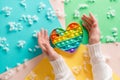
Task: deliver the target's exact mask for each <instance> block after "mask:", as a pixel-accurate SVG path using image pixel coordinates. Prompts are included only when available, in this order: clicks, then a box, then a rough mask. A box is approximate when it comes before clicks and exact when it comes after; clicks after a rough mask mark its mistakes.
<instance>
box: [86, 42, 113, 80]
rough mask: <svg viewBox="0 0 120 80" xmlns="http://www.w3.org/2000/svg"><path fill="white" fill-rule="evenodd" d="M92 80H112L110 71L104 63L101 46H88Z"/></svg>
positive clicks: (98, 44)
mask: <svg viewBox="0 0 120 80" xmlns="http://www.w3.org/2000/svg"><path fill="white" fill-rule="evenodd" d="M88 51H89V56H90V61H91V65H92V71H93V78H94V80H112V69H111V68H110V67H109V66H108V65H107V64H106V63H105V59H104V56H103V55H102V52H101V44H100V43H97V44H93V45H88Z"/></svg>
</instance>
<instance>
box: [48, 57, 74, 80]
mask: <svg viewBox="0 0 120 80" xmlns="http://www.w3.org/2000/svg"><path fill="white" fill-rule="evenodd" d="M50 63H51V65H52V67H53V70H54V73H55V80H75V78H74V76H73V74H72V72H71V70H70V69H69V67H68V66H67V64H66V63H65V61H64V59H63V58H62V57H61V56H60V58H58V59H57V60H55V61H51V62H50Z"/></svg>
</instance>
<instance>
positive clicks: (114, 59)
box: [0, 0, 120, 80]
mask: <svg viewBox="0 0 120 80" xmlns="http://www.w3.org/2000/svg"><path fill="white" fill-rule="evenodd" d="M88 1H89V0H88ZM88 1H87V0H75V1H73V0H71V1H70V2H69V3H67V4H63V3H62V1H61V0H60V1H58V0H50V3H51V5H52V7H53V9H54V10H55V11H56V10H57V9H60V11H61V12H62V13H64V10H65V13H66V17H65V18H59V21H60V23H59V22H58V20H57V18H55V20H53V21H52V22H51V21H50V22H49V21H48V20H46V17H45V16H44V15H45V14H46V12H45V13H44V14H41V15H43V16H41V15H40V13H37V5H38V4H39V2H44V0H40V1H38V3H37V2H36V3H35V2H34V1H28V0H26V3H27V4H28V5H27V8H26V10H24V8H23V7H21V6H20V5H19V1H17V3H16V1H9V3H12V4H11V6H14V5H16V4H17V6H16V7H18V8H19V9H20V10H21V11H22V12H23V13H24V14H30V12H33V13H31V14H36V15H38V16H39V19H40V20H39V21H38V22H36V23H35V24H33V25H32V26H31V27H29V26H26V23H22V24H23V25H24V29H23V30H22V31H20V32H12V33H9V35H18V34H19V35H20V36H21V34H20V33H23V32H24V33H25V32H26V34H23V36H24V35H27V36H28V37H29V40H30V41H31V42H35V41H36V40H34V39H33V38H32V33H33V31H34V30H36V29H37V30H39V29H40V28H42V27H44V25H47V26H51V27H49V28H50V29H48V27H44V28H47V29H48V30H49V33H50V32H51V31H52V29H54V28H56V27H63V28H65V25H68V24H69V23H70V22H73V21H76V22H80V23H81V20H80V18H77V19H74V18H73V17H74V10H76V9H77V7H78V5H79V4H83V3H85V4H88V5H89V7H87V8H86V9H82V10H80V13H81V14H80V16H82V14H83V13H87V14H88V12H93V13H94V14H95V16H96V17H97V19H98V21H99V25H100V29H101V31H102V35H103V36H104V38H103V40H102V42H103V43H105V42H106V36H107V35H110V36H111V35H112V33H111V32H112V28H113V27H117V28H118V33H119V31H120V28H119V26H118V25H119V20H120V19H119V16H118V15H119V13H120V12H119V10H118V8H119V5H118V4H119V3H120V1H119V0H115V1H114V0H113V1H112V0H110V1H109V0H105V1H101V0H97V1H95V2H93V3H89V2H88ZM1 2H2V3H3V4H0V8H1V6H2V5H5V4H6V5H10V4H7V3H8V1H5V2H4V1H0V3H1ZM13 3H14V5H13ZM29 3H31V4H36V6H34V5H29ZM45 3H47V6H48V7H51V6H50V4H49V1H47V0H45ZM106 4H108V5H106ZM31 6H33V7H34V10H31V9H33V7H31ZM73 6H74V7H73ZM2 7H3V6H2ZM109 7H111V8H113V9H115V11H116V12H115V14H116V15H115V17H114V18H110V19H107V17H106V13H107V11H108V8H109ZM29 10H30V11H29ZM27 11H28V12H27ZM15 12H16V13H18V11H17V10H16V9H15ZM13 14H15V13H14V12H12V13H11V15H10V16H11V17H12V16H13V17H14V18H15V19H12V21H18V18H19V17H20V14H19V16H18V18H17V19H16V17H17V16H15V15H16V14H15V15H13ZM10 16H9V17H10ZM0 17H2V18H1V19H0V23H1V24H2V25H3V24H4V25H3V26H4V27H3V26H2V28H1V29H0V37H2V36H5V35H8V33H7V32H6V30H7V27H6V24H7V22H8V21H11V18H9V17H7V18H9V19H8V21H7V20H3V19H4V18H5V19H6V17H4V15H0ZM43 20H44V21H43ZM40 21H43V22H42V23H40ZM44 22H45V23H46V22H47V23H48V24H43V23H44ZM51 23H52V25H51ZM103 23H104V24H103ZM60 24H61V25H62V26H61V25H60ZM39 25H41V26H39ZM58 25H59V26H58ZM104 26H105V27H104ZM3 28H4V30H3ZM26 30H29V31H26ZM31 30H32V31H31ZM1 32H2V33H1ZM6 33H7V34H6ZM15 33H16V34H15ZM84 35H85V37H84V40H83V43H84V44H86V43H87V42H88V41H87V39H88V35H87V32H86V30H84ZM7 37H8V36H7ZM9 37H10V36H9ZM11 37H13V38H14V36H11ZM11 37H10V38H11ZM24 37H25V36H24ZM25 38H27V37H25ZM118 38H119V39H118V40H117V42H119V41H120V36H119V35H118ZM11 39H12V38H11ZM11 39H10V41H12V40H11ZM14 40H15V41H16V40H19V38H18V39H15V38H14ZM26 40H28V38H27V39H26ZM29 40H28V42H27V44H26V45H25V47H24V48H23V49H24V50H23V49H22V50H21V51H23V53H22V54H23V55H24V56H22V55H21V52H19V51H17V49H15V48H16V44H17V42H15V43H11V44H12V45H13V46H14V48H13V47H12V48H13V49H15V51H16V52H19V53H12V54H13V55H14V54H15V55H14V56H17V58H15V57H14V60H15V61H13V62H14V64H11V62H9V61H8V60H5V61H4V59H3V58H0V63H1V64H2V65H3V66H2V67H3V69H0V70H2V71H3V72H5V71H6V69H5V67H6V66H8V62H9V64H10V65H13V66H10V68H13V69H11V70H13V72H12V73H11V75H10V76H8V74H9V73H10V71H7V72H5V73H2V74H1V75H0V78H4V77H5V76H8V79H7V80H13V79H16V80H25V78H26V80H30V79H29V78H28V76H29V75H31V73H32V72H34V71H35V70H36V72H38V73H39V70H40V71H41V68H43V67H44V66H45V65H46V63H48V62H46V61H45V62H44V59H43V58H44V55H42V54H41V53H40V54H41V55H39V53H37V54H32V55H29V56H28V54H31V53H29V52H27V51H28V48H29V47H30V46H28V43H29ZM7 41H8V40H7ZM8 42H9V41H8ZM31 42H30V43H31ZM35 44H37V43H36V42H35ZM35 44H34V43H33V44H31V45H32V46H34V45H35ZM116 45H118V46H116ZM119 45H120V44H119V43H111V44H109V43H107V44H106V43H105V44H102V51H103V54H104V55H105V56H106V58H107V60H108V62H107V63H108V64H109V65H110V66H111V67H112V69H113V72H114V73H115V74H114V77H115V80H119V79H120V78H119V77H118V76H120V73H119V67H120V65H119V60H120V55H119V53H120V52H119V49H120V46H119ZM12 48H11V49H12ZM24 51H25V52H27V53H26V54H24ZM1 52H2V53H3V51H1ZM63 54H64V52H63ZM6 55H9V56H12V57H13V55H10V54H8V53H7V54H6V53H5V54H4V53H3V54H0V57H4V58H5V57H7V58H8V59H10V58H11V57H9V56H6ZM76 55H77V54H76ZM18 56H22V57H19V59H20V61H19V60H18ZM34 57H35V58H34ZM64 57H65V56H64ZM26 58H28V59H29V61H27V62H26V63H24V64H21V65H20V66H17V63H23V61H24V59H26ZM42 59H43V60H42ZM73 59H74V58H73ZM10 60H11V59H10ZM12 60H13V59H12ZM41 60H42V61H41ZM76 60H77V58H76ZM40 61H41V62H40ZM3 62H5V63H3ZM6 62H7V63H6ZM41 63H45V64H44V65H42V64H41ZM67 63H69V65H70V64H72V63H71V62H70V61H69V60H67ZM76 63H77V62H76ZM81 64H82V63H81ZM47 65H49V63H48V64H47ZM15 66H16V67H15ZM39 66H40V67H41V68H39ZM49 66H50V65H49ZM74 66H76V65H74ZM0 67H1V65H0ZM2 67H1V68H2ZM8 67H9V66H8ZM50 68H51V66H50V67H49V68H48V70H49V69H50ZM31 70H32V71H31ZM50 70H51V69H50ZM48 74H49V73H48ZM116 74H117V75H118V76H117V75H116ZM38 75H39V74H38ZM45 75H46V74H45ZM51 75H52V76H54V75H53V74H51ZM83 75H85V74H83ZM90 75H91V74H90ZM26 76H27V77H26ZM32 76H35V75H34V74H33V75H32ZM47 76H49V75H47ZM83 77H84V76H83ZM84 78H85V77H84ZM34 80H39V78H36V79H34Z"/></svg>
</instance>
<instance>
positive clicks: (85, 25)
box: [82, 23, 90, 32]
mask: <svg viewBox="0 0 120 80" xmlns="http://www.w3.org/2000/svg"><path fill="white" fill-rule="evenodd" d="M82 25H83V26H84V27H85V28H86V29H87V31H88V32H89V31H90V29H89V27H88V26H87V24H85V23H83V24H82Z"/></svg>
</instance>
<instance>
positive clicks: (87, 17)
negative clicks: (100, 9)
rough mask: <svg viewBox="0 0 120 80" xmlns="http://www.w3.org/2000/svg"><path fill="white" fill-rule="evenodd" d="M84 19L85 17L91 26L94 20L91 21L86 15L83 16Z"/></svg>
mask: <svg viewBox="0 0 120 80" xmlns="http://www.w3.org/2000/svg"><path fill="white" fill-rule="evenodd" d="M83 17H84V18H85V19H86V20H87V21H88V22H89V23H90V24H92V23H93V20H92V19H91V17H88V16H86V15H83Z"/></svg>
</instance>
